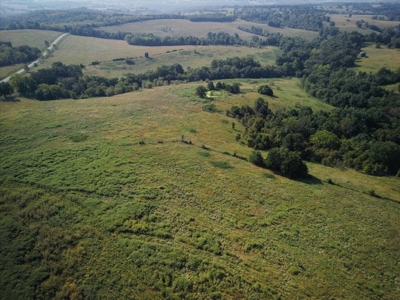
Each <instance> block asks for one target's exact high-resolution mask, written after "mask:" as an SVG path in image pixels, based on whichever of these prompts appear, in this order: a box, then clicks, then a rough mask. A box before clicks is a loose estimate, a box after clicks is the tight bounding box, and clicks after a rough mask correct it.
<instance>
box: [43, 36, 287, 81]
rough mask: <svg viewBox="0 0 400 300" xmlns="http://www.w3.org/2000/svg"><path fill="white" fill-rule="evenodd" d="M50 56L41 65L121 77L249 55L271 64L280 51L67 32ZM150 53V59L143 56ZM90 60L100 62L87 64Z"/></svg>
mask: <svg viewBox="0 0 400 300" xmlns="http://www.w3.org/2000/svg"><path fill="white" fill-rule="evenodd" d="M58 48H59V50H56V51H55V52H54V54H52V55H51V56H50V57H49V58H47V59H46V60H45V61H44V62H43V63H41V64H40V66H39V67H40V68H46V67H51V64H52V63H54V62H57V61H61V62H63V63H65V64H84V65H85V66H86V69H85V70H84V73H85V74H89V75H100V76H107V77H122V76H124V75H126V74H127V73H143V72H145V71H147V70H154V69H156V68H157V66H161V65H172V64H174V63H179V64H181V65H182V66H183V67H184V68H185V69H186V68H187V67H192V68H196V67H201V66H209V65H210V63H211V61H212V60H213V59H226V58H228V57H235V56H239V57H246V56H248V57H252V58H254V59H255V60H257V61H260V62H261V63H263V64H274V63H275V59H276V56H277V55H278V54H279V53H281V52H280V50H279V49H278V48H277V47H266V48H263V49H258V48H249V47H232V46H163V47H143V46H130V45H128V44H127V43H126V42H125V41H116V40H104V39H98V38H91V37H80V36H72V35H69V36H68V37H66V38H65V39H64V40H63V41H62V43H61V44H60V45H59V47H58ZM146 52H147V53H148V54H149V57H150V59H146V58H145V57H144V55H145V53H146ZM126 57H130V58H133V61H134V62H135V64H134V65H128V64H126V62H125V61H119V62H118V61H112V60H113V59H115V58H126ZM93 61H100V62H101V63H100V65H96V66H90V64H91V63H92V62H93Z"/></svg>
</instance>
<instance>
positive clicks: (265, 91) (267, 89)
mask: <svg viewBox="0 0 400 300" xmlns="http://www.w3.org/2000/svg"><path fill="white" fill-rule="evenodd" d="M257 92H259V93H260V94H262V95H266V96H271V97H272V96H273V95H274V91H273V90H272V89H271V88H270V87H269V86H268V85H262V86H260V87H258V90H257Z"/></svg>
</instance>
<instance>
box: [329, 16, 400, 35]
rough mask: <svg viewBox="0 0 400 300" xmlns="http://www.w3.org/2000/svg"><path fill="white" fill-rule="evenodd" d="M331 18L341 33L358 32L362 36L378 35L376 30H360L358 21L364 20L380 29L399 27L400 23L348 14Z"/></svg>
mask: <svg viewBox="0 0 400 300" xmlns="http://www.w3.org/2000/svg"><path fill="white" fill-rule="evenodd" d="M328 16H330V17H331V21H333V22H335V26H336V27H338V28H339V29H340V30H341V31H349V32H351V31H358V32H360V33H362V34H369V33H372V32H375V33H378V32H376V31H374V30H371V29H367V28H358V27H357V25H356V22H357V21H361V20H364V21H365V22H368V24H370V25H372V24H373V25H376V26H378V27H379V28H381V29H383V28H387V27H395V26H397V25H399V22H394V21H383V20H373V19H372V15H352V16H351V17H349V15H348V14H344V15H336V14H335V15H329V14H328Z"/></svg>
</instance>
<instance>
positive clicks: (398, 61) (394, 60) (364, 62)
mask: <svg viewBox="0 0 400 300" xmlns="http://www.w3.org/2000/svg"><path fill="white" fill-rule="evenodd" d="M362 50H363V51H365V52H366V54H367V57H359V58H358V59H357V61H356V64H357V66H358V67H357V68H355V69H356V70H357V71H363V72H367V73H370V72H372V73H375V72H377V71H379V69H380V68H383V67H385V68H388V69H391V70H392V71H395V70H397V69H398V68H399V67H400V49H389V48H387V46H381V48H379V49H378V48H376V47H375V45H369V46H367V47H364V48H362Z"/></svg>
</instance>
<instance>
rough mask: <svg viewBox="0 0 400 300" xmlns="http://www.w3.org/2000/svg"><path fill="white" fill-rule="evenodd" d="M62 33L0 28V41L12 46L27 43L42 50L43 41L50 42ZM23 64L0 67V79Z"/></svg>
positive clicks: (20, 67) (43, 48) (43, 46)
mask: <svg viewBox="0 0 400 300" xmlns="http://www.w3.org/2000/svg"><path fill="white" fill-rule="evenodd" d="M61 34H62V33H60V32H56V31H46V30H28V29H26V30H0V41H2V42H11V43H12V45H13V46H14V47H18V46H22V45H28V46H30V47H37V48H39V49H40V50H41V51H42V52H43V51H44V50H45V49H46V46H45V44H44V41H46V40H47V41H48V42H49V43H52V42H53V41H54V40H55V39H56V38H57V37H58V36H60V35H61ZM24 65H25V64H16V65H12V66H6V67H0V79H2V78H4V77H7V76H8V75H10V74H12V73H14V72H16V71H18V70H20V69H22V68H23V67H24Z"/></svg>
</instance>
